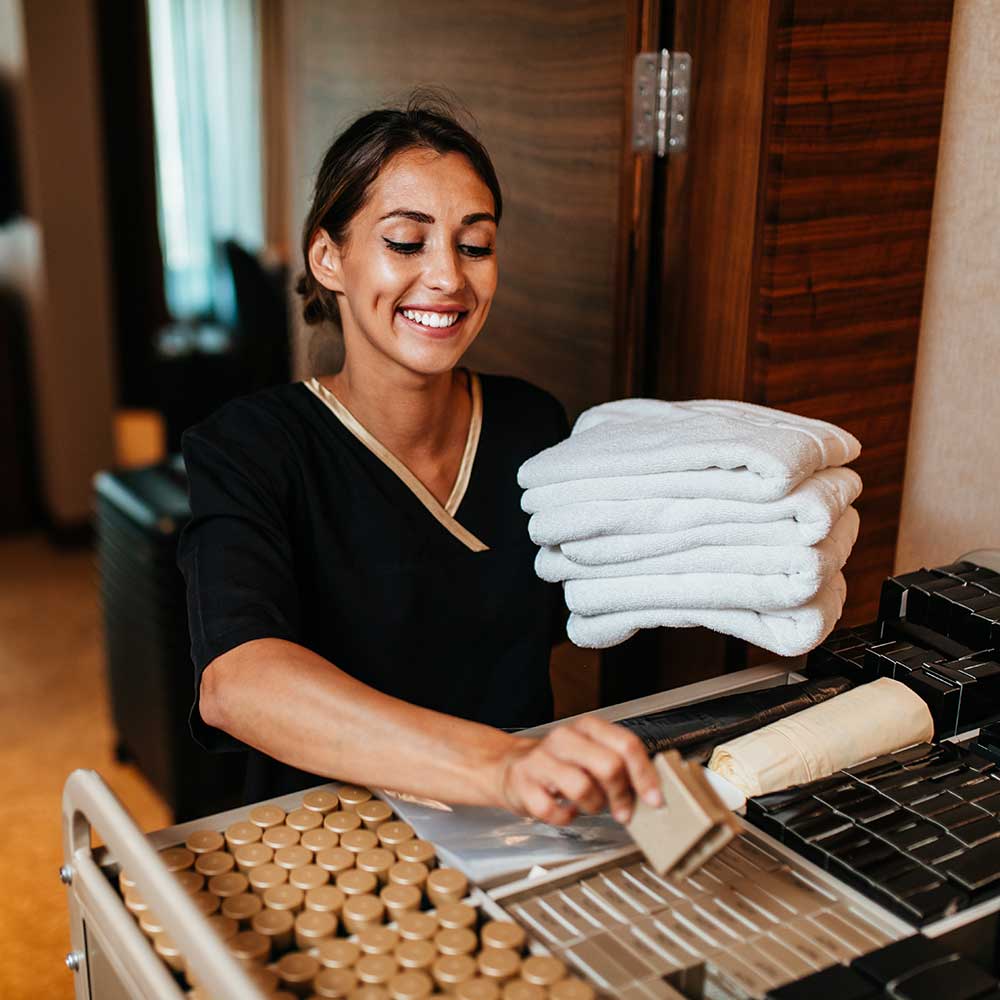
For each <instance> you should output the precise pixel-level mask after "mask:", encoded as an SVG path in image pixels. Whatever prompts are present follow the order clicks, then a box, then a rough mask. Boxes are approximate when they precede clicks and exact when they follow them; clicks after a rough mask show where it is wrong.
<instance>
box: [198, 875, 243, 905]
mask: <svg viewBox="0 0 1000 1000" xmlns="http://www.w3.org/2000/svg"><path fill="white" fill-rule="evenodd" d="M249 888H250V882H249V880H248V879H247V877H246V875H241V874H240V873H239V872H227V873H226V874H225V875H213V876H212V877H211V878H210V879H209V880H208V891H209V892H211V893H213V894H214V895H216V896H218V897H219V898H220V899H228V898H229V897H230V896H239V895H240V894H241V893H244V892H246V891H247V889H249Z"/></svg>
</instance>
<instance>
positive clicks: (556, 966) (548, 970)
mask: <svg viewBox="0 0 1000 1000" xmlns="http://www.w3.org/2000/svg"><path fill="white" fill-rule="evenodd" d="M565 976H566V966H565V965H564V964H563V963H562V962H560V961H559V959H558V958H553V957H552V956H551V955H532V956H531V957H530V958H526V959H525V960H524V961H523V962H522V963H521V978H522V979H523V980H524V981H525V982H526V983H534V984H535V985H536V986H551V985H552V984H553V983H558V982H559V980H560V979H564V978H565Z"/></svg>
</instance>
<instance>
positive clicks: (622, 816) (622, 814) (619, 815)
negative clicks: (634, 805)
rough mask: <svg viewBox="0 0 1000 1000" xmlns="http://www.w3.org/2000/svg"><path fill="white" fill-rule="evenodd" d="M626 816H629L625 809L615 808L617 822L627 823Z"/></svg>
mask: <svg viewBox="0 0 1000 1000" xmlns="http://www.w3.org/2000/svg"><path fill="white" fill-rule="evenodd" d="M628 818H629V812H628V810H627V809H616V810H615V819H616V820H618V822H619V823H622V824H624V823H627V822H628Z"/></svg>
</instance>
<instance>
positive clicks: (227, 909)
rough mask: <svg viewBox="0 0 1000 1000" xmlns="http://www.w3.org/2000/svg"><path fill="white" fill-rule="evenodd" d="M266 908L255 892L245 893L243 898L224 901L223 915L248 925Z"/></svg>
mask: <svg viewBox="0 0 1000 1000" xmlns="http://www.w3.org/2000/svg"><path fill="white" fill-rule="evenodd" d="M263 908H264V901H263V900H262V899H261V898H260V896H258V895H257V894H256V893H255V892H245V893H243V895H242V896H230V897H229V899H224V900H223V901H222V906H221V907H220V909H221V910H222V915H223V916H224V917H229V918H230V919H231V920H236V921H238V922H239V923H241V924H247V923H249V922H250V921H251V920H253V918H254V917H255V916H257V914H258V913H260V911H261V910H262V909H263Z"/></svg>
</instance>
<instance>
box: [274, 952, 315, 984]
mask: <svg viewBox="0 0 1000 1000" xmlns="http://www.w3.org/2000/svg"><path fill="white" fill-rule="evenodd" d="M277 972H278V976H279V978H280V979H281V981H282V983H284V984H285V985H286V986H291V987H293V989H294V988H295V987H298V986H302V985H303V984H304V983H311V982H312V981H313V980H314V979H315V978H316V975H317V973H318V972H319V962H318V961H317V959H315V958H313V957H312V955H303V954H302V952H292V954H291V955H284V956H282V957H281V958H279V959H278V967H277Z"/></svg>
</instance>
